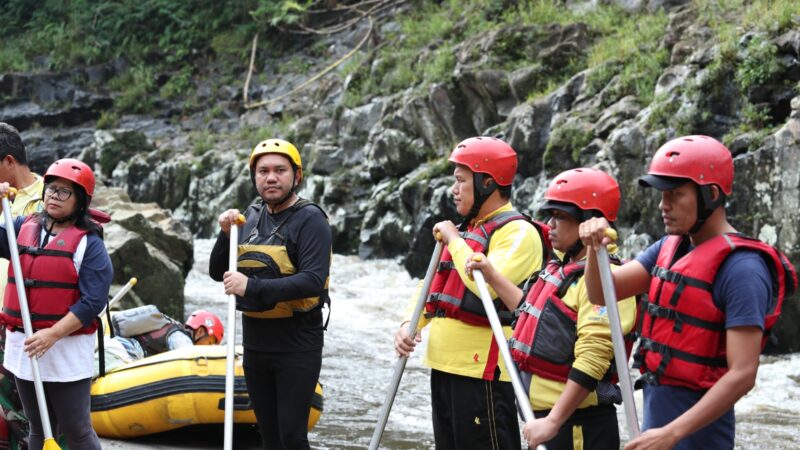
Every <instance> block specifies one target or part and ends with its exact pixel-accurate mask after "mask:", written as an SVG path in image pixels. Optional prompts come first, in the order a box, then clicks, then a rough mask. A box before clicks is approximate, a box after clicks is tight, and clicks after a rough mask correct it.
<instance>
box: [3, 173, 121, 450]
mask: <svg viewBox="0 0 800 450" xmlns="http://www.w3.org/2000/svg"><path fill="white" fill-rule="evenodd" d="M44 182H45V186H44V191H43V193H42V197H43V199H44V211H42V212H41V213H39V214H33V215H29V216H27V217H18V218H16V219H15V222H14V228H15V230H16V232H17V244H18V247H19V252H20V264H21V266H22V272H23V274H22V275H23V276H24V279H25V290H26V296H27V300H28V307H29V310H30V313H31V321H32V325H33V331H34V333H33V334H32V335H31V337H29V338H27V339H26V338H25V333H24V331H23V329H22V318H21V314H20V302H19V298H18V297H17V286H16V283H17V282H18V280H17V279H16V278H15V275H14V273H13V270H12V269H9V282H8V285H7V286H6V291H5V298H4V301H3V312H2V314H0V321H2V323H3V324H4V326H5V327H6V331H7V334H6V348H5V350H6V353H5V358H4V360H3V365H4V367H5V368H6V369H7V370H9V371H10V372H11V373H13V374H14V375H15V377H16V379H17V389H18V391H19V395H20V399H21V400H22V405H23V408H24V410H25V415H26V417H27V418H28V420H29V423H30V434H29V436H28V438H29V441H28V446H29V448H42V443H43V432H42V424H41V421H40V414H39V408H38V405H37V402H36V394H35V391H34V386H33V372H32V368H31V363H30V358H31V357H35V358H37V359H38V362H39V372H40V375H41V379H42V381H43V382H44V387H45V391H46V393H47V394H46V395H47V400H48V404H49V406H50V414H51V421H52V422H53V423H52V426H53V429H54V430H58V431H59V432H60V433H61V434H62V435H63V436H64V437H65V439H66V442H67V445H68V446H69V448H70V449H73V450H87V449H99V448H100V442H99V440H98V438H97V434H96V433H95V432H94V430H93V429H92V422H91V418H90V409H89V403H90V394H89V391H90V387H91V378H92V375H93V367H94V364H93V362H94V343H95V337H94V332H95V330H96V329H97V326H98V322H99V320H97V315H98V314H99V313H100V311H102V310H103V308H104V307H105V306H106V302H107V299H108V290H109V287H110V286H111V280H112V278H113V275H114V272H113V268H112V266H111V260H110V258H109V257H108V252H107V251H106V248H105V246H104V245H103V241H102V239H101V229H100V226H99V225H98V224H97V223H95V222H94V221H93V220H92V218H91V217H90V215H89V204H90V203H91V200H92V196H93V195H94V187H95V179H94V173H93V172H92V170H91V169H90V168H89V166H87V165H86V164H84V163H83V162H81V161H78V160H74V159H60V160H58V161H56V162H54V163H53V164H52V165H51V166H50V168H48V169H47V172H46V173H45V175H44ZM8 193H9V184H8V183H0V195H6V194H8ZM0 230H1V231H0V235H2V236H0V257H3V258H7V259H8V258H9V257H10V249H9V246H8V241H7V239H6V235H5V234H6V228H5V226H2V227H0Z"/></svg>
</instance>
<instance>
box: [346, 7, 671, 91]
mask: <svg viewBox="0 0 800 450" xmlns="http://www.w3.org/2000/svg"><path fill="white" fill-rule="evenodd" d="M417 4H419V7H415V8H412V9H411V10H410V11H409V14H407V15H404V16H403V17H402V18H401V19H400V30H399V31H398V32H397V33H396V34H394V35H389V36H384V37H383V39H384V41H385V42H386V43H385V45H384V46H383V47H380V48H379V49H377V50H374V51H372V52H370V53H368V54H362V55H361V56H360V57H359V60H358V61H354V62H352V63H350V64H348V65H347V67H346V68H344V69H343V70H342V72H341V73H342V77H343V78H344V77H346V76H348V75H350V77H351V82H350V83H349V85H348V90H347V92H345V100H344V104H345V106H348V107H352V106H355V105H356V104H358V100H359V99H361V100H362V101H366V100H368V99H369V98H370V97H371V96H373V95H386V94H389V93H391V92H396V91H397V90H399V89H405V88H408V87H413V86H417V87H418V88H419V89H420V90H421V91H424V89H425V87H426V86H428V85H430V84H433V83H441V82H448V81H450V78H451V77H452V74H453V70H454V69H455V66H456V57H455V56H453V55H454V52H455V51H458V52H460V53H463V54H465V55H468V56H467V59H468V60H469V61H471V62H476V61H481V60H482V61H484V67H479V68H491V69H503V70H506V71H513V70H515V69H518V68H521V67H535V70H536V71H537V75H540V76H537V77H536V79H535V84H534V86H532V87H531V90H530V92H523V93H521V94H523V95H525V96H526V97H527V98H528V99H534V98H538V97H540V96H542V95H546V94H548V93H549V92H552V90H553V89H555V88H556V87H558V86H560V85H561V84H563V83H564V82H565V81H566V80H568V79H569V78H570V77H571V76H573V75H574V74H575V73H577V72H579V71H581V70H584V69H587V68H601V67H602V68H604V69H605V72H603V70H598V71H597V72H596V73H597V75H595V76H594V78H593V79H592V80H591V82H592V83H593V84H594V87H595V89H596V90H597V91H598V92H599V90H601V89H602V88H603V87H604V86H605V84H606V83H607V82H608V81H610V80H611V79H612V78H613V77H615V76H618V75H619V77H618V82H617V83H616V85H615V87H614V91H613V92H612V95H611V96H608V99H609V100H610V101H611V100H615V99H619V98H621V97H623V96H625V95H631V94H632V95H636V96H637V97H639V98H640V101H641V103H643V104H647V103H649V101H650V100H652V92H653V87H654V85H655V81H656V79H657V77H658V75H659V74H660V73H661V71H662V70H663V68H664V67H665V66H666V64H667V62H668V51H667V50H666V49H663V48H660V39H661V36H663V33H664V28H665V26H666V23H667V17H666V14H664V13H663V12H658V13H655V14H637V15H632V14H629V13H627V12H625V11H624V10H622V9H621V8H618V7H613V6H598V7H596V8H593V9H588V8H587V9H586V10H585V11H583V12H577V11H572V10H568V9H566V8H564V6H563V5H562V4H561V2H558V1H556V0H529V1H521V2H518V3H517V4H516V5H515V7H510V8H509V7H506V6H504V5H507V4H508V2H503V1H502V0H469V1H457V0H450V1H444V2H442V3H441V4H440V5H433V4H431V3H429V2H417ZM553 24H558V25H562V26H567V25H570V24H579V25H577V27H576V29H577V30H578V31H577V32H576V33H577V34H579V35H581V36H583V35H585V38H586V39H588V40H589V42H588V44H589V48H588V49H586V50H584V51H581V50H575V51H574V52H573V53H569V54H566V55H561V54H559V55H557V56H555V57H553V58H552V60H547V59H546V58H545V59H544V60H543V58H542V56H541V55H540V51H541V50H543V49H542V48H539V45H542V43H543V42H544V41H545V38H546V37H548V36H549V35H550V34H551V33H552V30H551V29H550V28H549V27H551V26H553ZM581 27H583V28H581ZM581 30H585V31H581ZM488 33H494V38H493V40H491V41H490V42H489V43H490V48H482V47H480V46H479V45H478V44H479V42H478V41H474V42H473V41H471V39H473V38H476V37H480V36H483V35H487V34H488ZM578 39H582V38H581V37H578ZM609 61H612V62H616V63H614V64H609ZM593 73H595V72H593Z"/></svg>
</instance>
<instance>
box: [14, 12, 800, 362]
mask: <svg viewBox="0 0 800 450" xmlns="http://www.w3.org/2000/svg"><path fill="white" fill-rule="evenodd" d="M422 3H425V2H422ZM608 4H613V5H612V6H614V7H615V8H616V9H614V10H613V11H616V12H618V14H621V15H630V16H633V17H639V16H640V17H641V20H639V21H638V22H637V20H634V21H633V25H632V28H631V29H630V33H628V34H629V36H625V33H622V34H620V35H619V36H620V37H619V39H623V38H632V39H634V40H636V39H640V40H641V41H640V42H634V47H633V48H634V49H635V52H634V53H628V54H625V53H621V54H619V55H614V54H613V52H611V54H610V55H608V56H607V57H606V58H604V59H602V60H599V61H598V60H595V59H596V58H597V54H598V53H597V47H598V45H600V44H602V43H604V42H605V41H603V39H607V37H608V31H604V30H606V29H604V28H603V27H602V26H598V25H597V24H596V23H594V22H592V21H591V20H588V19H587V20H585V21H582V20H576V21H572V22H568V23H564V21H563V20H553V21H551V22H545V23H541V22H533V23H530V22H529V21H525V20H522V19H520V20H518V21H516V22H515V21H509V20H506V19H504V20H505V21H501V20H500V19H499V18H498V17H501V16H499V15H498V14H499V13H495V12H491V11H488V12H486V13H485V14H484V15H483V16H482V18H483V20H485V21H486V23H485V24H482V26H480V27H478V28H477V30H478V31H474V30H475V29H476V28H475V27H472V28H471V25H470V23H471V22H470V20H472V19H471V18H470V17H471V16H470V15H468V14H467V13H463V14H462V15H461V16H458V11H452V13H453V15H454V16H456V17H454V18H453V19H452V24H451V26H450V28H449V29H448V32H447V33H445V34H443V35H442V36H438V37H436V38H435V39H432V40H431V41H430V42H426V43H425V45H424V46H422V47H420V48H419V51H418V52H415V53H414V54H413V55H411V56H410V57H409V59H407V60H403V61H402V62H401V63H398V60H396V59H392V58H396V57H397V56H396V55H393V54H392V53H391V52H390V53H387V52H386V50H385V49H386V48H387V47H389V48H391V47H392V46H396V47H397V48H398V49H400V48H401V47H402V44H403V43H404V42H408V41H409V40H411V39H412V38H413V37H414V36H411V35H409V32H408V30H407V28H406V27H404V26H403V23H402V19H401V18H402V17H403V16H404V15H409V14H415V13H418V12H417V11H414V8H416V7H418V6H419V2H414V3H406V2H397V5H396V6H394V7H393V8H385V9H382V10H380V11H376V12H375V13H374V14H372V15H370V16H369V18H368V19H369V20H367V19H366V18H365V19H364V20H361V21H358V22H356V23H354V24H353V25H351V26H349V27H346V28H344V29H342V30H341V31H338V32H336V33H332V34H328V35H321V36H317V37H313V38H308V40H304V41H302V42H303V43H302V45H298V46H297V47H296V49H295V51H293V52H292V53H290V54H285V55H283V56H281V57H279V58H275V59H273V60H270V61H269V62H266V63H265V62H262V63H261V64H256V70H255V71H254V75H255V76H254V77H253V80H254V81H253V82H252V83H251V84H250V88H249V91H248V93H247V99H248V101H256V100H263V101H264V102H265V103H266V104H265V105H264V106H261V107H259V108H246V107H245V101H244V97H243V95H242V90H241V85H239V84H234V85H230V84H228V85H222V86H219V85H215V84H214V83H211V82H210V81H209V80H207V79H202V78H198V79H195V80H193V83H194V84H195V86H196V95H195V98H192V99H191V100H192V101H193V102H194V103H195V104H200V105H207V108H206V109H201V111H200V112H196V113H193V114H188V115H187V114H182V113H180V111H182V109H181V103H180V102H181V101H184V102H185V101H187V100H178V101H166V100H164V101H161V100H159V101H158V102H157V107H156V112H155V113H153V114H151V115H148V116H143V115H122V116H121V117H119V120H117V121H116V122H115V123H114V124H113V125H112V126H111V127H109V129H108V130H104V131H97V123H96V120H97V119H98V117H100V115H101V114H102V113H103V111H105V110H107V108H109V107H110V105H111V104H112V101H113V98H114V96H115V94H114V93H113V92H109V91H108V90H106V89H104V88H103V85H104V84H103V83H104V80H108V79H109V78H110V77H112V76H114V74H116V73H119V72H121V71H125V70H126V67H125V63H124V61H114V62H110V63H108V64H104V65H101V66H93V67H88V68H79V69H75V70H73V71H72V72H69V73H59V74H52V73H47V74H41V73H36V74H4V75H0V120H5V121H7V122H11V123H12V124H15V125H16V126H18V127H20V128H21V129H23V130H24V134H23V137H24V139H25V140H26V143H27V144H28V147H29V149H30V152H31V156H32V159H33V166H34V168H35V169H37V170H42V169H43V168H44V167H46V165H47V164H48V163H49V161H51V160H52V159H54V158H56V157H63V156H77V157H81V158H83V159H84V160H87V161H90V162H93V163H95V164H96V167H97V168H98V171H99V172H100V173H101V174H102V180H103V181H104V183H105V184H107V185H108V186H114V187H118V188H120V189H122V190H124V191H125V193H126V194H127V195H128V196H129V197H130V198H131V199H132V200H133V201H135V202H155V203H157V204H158V205H159V206H160V207H162V208H165V209H168V210H170V211H172V215H173V216H174V217H175V218H176V219H178V220H179V221H180V222H181V223H182V224H184V225H185V226H187V227H188V228H189V229H190V230H191V232H192V233H193V234H195V235H197V236H210V235H212V234H213V233H214V232H215V221H214V218H215V217H216V216H217V215H218V213H219V212H220V211H222V210H223V209H225V208H228V207H234V206H236V207H240V208H242V207H244V206H245V205H246V204H247V203H248V202H249V201H250V200H251V199H252V197H253V194H254V192H253V190H252V187H251V186H250V181H249V177H248V176H247V171H246V167H245V161H246V158H247V155H248V153H249V149H250V148H251V147H252V146H253V145H254V144H256V143H257V141H258V140H259V139H261V138H266V137H270V136H271V135H278V136H280V137H284V138H287V139H289V140H292V141H293V142H294V143H295V144H297V145H298V147H299V148H300V149H301V153H302V155H303V158H304V164H305V168H306V181H305V182H304V186H303V195H304V196H306V197H309V198H311V199H313V200H315V201H317V202H319V203H320V204H322V205H323V206H324V207H325V208H326V210H327V211H328V212H329V215H330V219H331V224H332V226H333V228H334V233H335V244H334V245H335V251H336V252H342V253H357V254H359V255H360V256H362V257H364V258H371V257H395V256H402V257H403V259H404V263H405V266H406V268H407V269H408V270H409V271H410V272H411V273H412V274H414V275H420V273H421V272H422V271H423V270H424V266H425V265H426V261H427V259H428V256H427V255H428V254H429V252H430V249H431V248H432V243H433V241H432V238H431V235H430V228H431V226H432V225H433V223H435V222H436V221H438V220H442V219H443V218H453V217H455V211H454V209H453V207H452V204H451V202H450V194H449V186H450V173H451V170H452V169H451V167H450V166H449V165H448V164H447V162H446V156H447V155H448V154H449V152H450V151H451V150H452V147H453V146H454V144H455V143H457V142H458V141H460V140H461V139H464V138H466V137H470V136H474V135H498V136H502V137H504V138H505V139H506V140H507V141H508V142H509V143H510V144H511V145H512V146H513V147H514V149H516V151H517V152H518V154H519V158H520V171H519V175H518V177H517V179H516V180H515V183H514V194H513V201H514V203H515V204H516V205H517V206H518V207H519V208H520V209H521V210H523V211H525V212H531V213H535V207H536V205H537V204H538V202H539V198H540V196H541V194H542V191H543V188H544V187H545V186H546V183H547V181H548V179H549V178H550V177H552V176H553V175H555V174H556V173H558V172H560V171H561V170H564V169H566V168H570V167H578V166H597V167H600V168H602V169H604V170H608V171H610V172H611V173H613V174H614V175H615V177H616V178H617V179H618V181H619V183H620V186H621V188H622V190H623V207H622V211H621V214H620V220H619V224H620V225H621V228H622V236H623V237H624V250H625V251H626V252H627V254H628V255H629V256H630V255H634V254H635V253H636V252H637V251H639V250H640V249H641V248H643V247H644V246H645V245H647V244H648V243H650V242H652V241H653V240H654V239H655V238H656V237H658V236H660V235H661V234H662V229H661V225H660V223H659V220H658V214H657V213H656V211H657V210H656V207H657V198H656V197H655V196H654V195H653V194H652V193H651V192H647V191H645V190H642V189H640V188H638V186H637V184H636V179H637V177H638V176H640V175H641V174H642V173H643V171H644V170H645V168H646V165H647V162H648V161H649V158H650V156H651V155H652V154H653V153H654V152H655V150H656V149H657V148H658V147H659V146H660V145H661V144H662V143H664V142H665V141H666V140H668V139H670V138H672V137H675V136H678V135H682V134H694V133H698V134H707V135H711V136H714V137H716V138H718V139H721V140H724V141H725V142H726V143H727V144H728V145H729V147H730V149H731V151H732V152H733V154H734V158H735V166H736V180H735V193H734V195H733V196H732V197H731V198H730V199H729V205H728V211H729V213H730V216H731V218H732V220H733V223H734V224H735V226H736V227H737V228H738V229H739V230H740V231H742V232H744V233H746V234H749V235H752V236H755V237H758V238H760V239H763V240H765V241H767V242H769V243H770V244H774V245H776V246H778V247H779V248H781V249H782V250H783V251H784V252H786V253H787V254H788V255H789V257H790V259H791V261H792V262H794V263H795V264H800V220H798V219H800V217H799V216H800V205H798V203H800V169H799V168H800V164H798V163H799V162H800V95H798V94H800V84H799V82H800V62H799V61H798V59H800V19H798V17H797V16H796V15H794V16H792V15H790V16H789V17H788V19H786V20H785V21H784V22H781V23H780V24H777V25H775V26H768V27H764V26H760V25H758V24H757V23H755V22H752V19H748V17H749V16H747V14H745V12H743V11H736V10H731V9H728V10H725V11H723V13H724V15H723V16H722V17H715V16H714V15H713V14H708V11H707V9H708V4H707V3H706V2H688V1H678V0H672V1H654V0H651V1H612V2H594V1H569V2H565V5H564V6H563V8H565V9H564V11H583V14H592V11H593V10H597V11H598V13H597V14H600V13H601V12H602V11H605V10H603V9H602V8H604V7H606V6H603V5H608ZM427 7H429V8H431V11H436V9H435V8H437V7H436V6H430V5H428V6H427ZM441 8H444V7H441ZM509 8H511V7H510V6H509ZM517 8H518V11H517V12H516V13H517V14H518V15H519V17H520V18H522V17H524V13H525V11H523V10H522V9H521V7H519V6H518V7H517ZM567 8H568V9H567ZM511 9H512V13H513V8H511ZM472 13H474V11H473V12H472ZM506 13H507V12H506ZM637 15H638V16H637ZM502 17H507V16H502ZM583 17H590V16H583ZM748 20H749V21H748ZM493 21H496V22H497V24H496V25H494V26H493ZM720 23H723V24H725V25H726V26H725V27H722V26H721V25H720ZM728 25H729V26H728ZM464 30H470V32H469V33H467V32H465V31H464ZM473 31H474V32H473ZM365 36H369V38H368V39H366V40H364V37H365ZM652 36H655V37H652ZM651 37H652V38H651ZM648 39H649V40H648ZM362 41H365V42H366V44H364V45H363V46H362V47H358V46H359V45H360V43H361V42H362ZM357 47H358V51H357V52H356V53H355V56H352V57H350V60H351V62H353V61H355V64H350V65H349V66H348V64H347V63H345V64H342V65H340V66H337V67H336V68H335V69H334V70H333V71H332V72H331V73H329V74H327V75H325V76H321V77H319V78H317V79H316V80H315V81H313V82H312V83H310V84H309V85H308V86H307V87H305V88H303V89H301V90H299V91H298V92H296V93H292V94H291V95H288V96H284V95H285V94H287V93H289V92H290V91H291V90H292V88H293V87H296V86H298V85H300V84H301V83H302V82H304V81H306V80H308V79H309V78H311V76H312V75H314V74H316V73H320V72H322V71H323V69H325V68H327V67H328V66H329V64H330V62H331V61H335V60H337V59H339V58H342V57H344V56H346V55H347V54H348V52H350V51H352V50H353V49H355V48H357ZM320 49H322V50H320ZM400 53H401V52H400V51H399V50H398V52H397V54H400ZM298 61H301V62H302V63H303V64H298ZM441 61H444V63H442V66H443V67H445V68H446V74H445V76H444V77H443V79H439V80H438V81H435V82H425V81H424V80H425V78H424V77H422V76H421V75H419V74H425V73H428V72H429V71H432V70H434V69H436V68H437V67H440V64H439V63H440V62H441ZM401 64H405V68H404V67H403V66H402V65H401ZM354 66H355V67H354ZM403 69H405V70H407V71H410V73H408V72H403ZM400 75H404V76H403V77H399V76H400ZM418 75H419V76H418ZM398 77H399V78H398ZM243 78H244V74H243ZM397 80H408V81H407V83H408V84H404V83H405V81H404V82H398V81H397ZM554 80H555V82H554ZM356 94H357V95H356ZM112 210H113V208H112ZM126 214H127V213H126ZM145 219H146V216H145ZM123 220H128V221H131V220H133V219H130V218H129V217H128V218H126V219H123ZM133 221H134V222H135V221H139V222H140V223H143V224H144V223H147V220H145V221H144V222H141V219H136V220H133ZM149 226H150V227H151V228H150V229H149V230H144V231H143V232H144V234H145V235H150V236H152V237H153V238H154V239H161V237H159V236H158V231H157V230H158V228H157V227H156V228H153V227H152V223H150V225H149ZM178 234H180V233H178ZM184 242H185V241H184ZM128 245H132V244H128ZM122 247H125V246H120V248H122ZM178 248H180V250H178V249H177V248H173V249H174V250H176V251H178V253H180V254H176V255H169V254H167V255H166V257H167V258H166V259H170V260H171V261H172V263H171V264H172V265H170V264H167V263H164V262H163V261H164V260H165V258H162V257H161V256H159V255H158V254H153V253H152V252H151V250H152V249H151V248H150V247H148V246H147V245H144V244H141V245H139V246H138V247H136V248H133V247H130V250H129V251H130V254H131V255H140V256H141V257H143V258H149V261H152V262H153V264H157V263H163V266H159V267H164V268H166V270H161V269H153V270H154V271H158V272H161V273H162V275H164V276H179V274H180V273H185V272H182V271H184V270H185V265H184V264H185V263H186V261H187V260H186V258H185V254H184V253H185V252H186V251H187V250H186V248H185V244H184V243H182V244H181V245H179V246H178ZM189 254H190V253H189ZM145 255H148V256H145ZM133 257H134V258H138V257H139V256H133ZM124 259H126V258H121V259H120V260H119V261H117V260H115V266H116V265H117V264H123V265H124V264H125V263H124ZM117 270H118V271H120V267H118V266H117ZM121 273H125V270H124V269H122V270H121ZM785 309H786V315H785V317H784V319H782V321H781V323H780V325H779V330H778V335H779V336H780V337H781V344H780V348H781V349H782V350H792V351H796V350H798V349H800V336H798V332H797V330H796V327H795V326H793V325H794V323H795V321H796V320H797V318H798V313H800V305H798V302H797V298H796V297H793V298H792V299H790V300H789V301H788V302H787V304H786V305H785Z"/></svg>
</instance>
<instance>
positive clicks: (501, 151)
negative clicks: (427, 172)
mask: <svg viewBox="0 0 800 450" xmlns="http://www.w3.org/2000/svg"><path fill="white" fill-rule="evenodd" d="M449 160H450V161H451V162H454V163H456V164H462V165H464V166H466V167H467V168H468V169H469V170H471V171H472V172H475V173H485V174H488V175H489V176H491V177H492V178H493V179H494V181H495V182H496V183H497V184H498V185H499V186H510V185H511V182H512V181H514V175H515V174H516V173H517V153H516V152H515V151H514V149H513V148H511V146H510V145H508V144H506V143H505V142H504V141H502V140H500V139H497V138H493V137H473V138H469V139H465V140H463V141H461V142H460V143H459V144H458V145H456V148H455V149H454V150H453V153H451V154H450V158H449Z"/></svg>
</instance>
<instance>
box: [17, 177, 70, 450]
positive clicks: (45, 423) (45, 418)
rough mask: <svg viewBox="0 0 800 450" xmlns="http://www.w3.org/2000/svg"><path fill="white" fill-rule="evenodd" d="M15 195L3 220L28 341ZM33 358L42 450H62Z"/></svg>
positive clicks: (29, 331) (29, 329)
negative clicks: (15, 229)
mask: <svg viewBox="0 0 800 450" xmlns="http://www.w3.org/2000/svg"><path fill="white" fill-rule="evenodd" d="M10 193H13V194H15V195H16V193H17V190H16V189H14V188H10V189H9V190H8V192H6V194H5V195H3V218H4V219H5V223H6V238H8V247H9V249H10V250H11V265H12V267H13V269H14V279H15V280H17V282H16V283H14V286H16V287H17V297H18V298H19V310H20V315H21V316H22V327H23V329H24V330H25V339H28V338H30V337H31V335H32V334H33V325H31V315H30V311H29V310H28V297H27V296H26V295H25V283H24V279H23V276H22V266H21V265H20V263H19V248H17V233H16V232H15V231H14V219H12V218H11V204H10V203H9V202H8V195H9V194H10ZM30 358H31V368H32V369H33V387H34V389H35V390H36V403H37V404H38V405H39V415H40V416H41V421H42V433H43V434H44V445H43V446H42V450H60V449H61V447H59V445H58V443H56V440H55V439H53V430H52V429H51V428H50V415H49V414H48V412H47V402H46V401H45V398H44V384H42V376H41V374H40V373H39V360H38V359H36V358H34V357H32V356H31V357H30Z"/></svg>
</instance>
